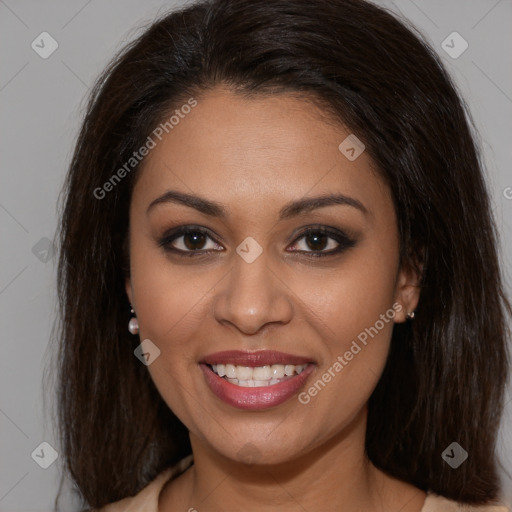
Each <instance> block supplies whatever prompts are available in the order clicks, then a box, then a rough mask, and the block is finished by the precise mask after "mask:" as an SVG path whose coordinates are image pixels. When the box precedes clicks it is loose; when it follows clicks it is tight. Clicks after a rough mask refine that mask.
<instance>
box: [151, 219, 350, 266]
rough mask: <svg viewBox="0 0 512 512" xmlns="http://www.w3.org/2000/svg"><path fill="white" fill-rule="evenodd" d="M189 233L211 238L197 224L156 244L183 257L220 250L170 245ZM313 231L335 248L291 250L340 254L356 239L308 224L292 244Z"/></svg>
mask: <svg viewBox="0 0 512 512" xmlns="http://www.w3.org/2000/svg"><path fill="white" fill-rule="evenodd" d="M191 233H200V234H201V235H206V236H207V237H208V238H210V239H212V240H213V238H212V237H211V236H210V234H209V232H208V231H207V230H205V229H204V228H201V227H199V226H197V227H196V226H182V227H180V228H178V229H176V230H174V231H172V232H171V233H168V234H166V235H165V236H164V237H162V238H161V239H160V240H159V242H158V245H159V247H163V249H164V250H165V251H167V252H171V253H173V254H176V255H178V256H183V257H188V258H190V257H201V256H204V255H206V254H208V253H210V252H221V251H219V250H215V249H213V250H204V249H197V250H188V251H184V250H182V249H176V248H175V247H171V243H172V242H174V241H175V240H177V239H178V238H180V237H181V236H184V235H187V234H191ZM313 233H316V234H318V233H320V234H322V235H327V236H328V237H329V238H332V239H334V240H335V241H336V242H337V243H338V244H339V246H338V247H337V248H336V249H331V250H330V251H323V252H315V251H299V250H294V251H292V252H298V253H302V254H304V253H305V254H308V255H309V256H308V257H313V258H323V257H325V256H336V255H337V254H340V253H341V252H343V251H345V250H346V249H349V248H351V247H353V246H354V245H355V244H356V241H355V240H353V239H352V238H350V237H349V236H347V235H346V234H345V233H343V232H342V231H339V230H337V229H332V228H327V227H325V226H317V227H314V226H310V227H308V228H306V229H305V230H304V231H302V232H301V233H300V234H299V235H298V236H297V237H296V238H295V240H294V245H295V244H296V243H297V242H298V241H299V240H301V239H302V238H305V237H306V236H308V235H310V234H313Z"/></svg>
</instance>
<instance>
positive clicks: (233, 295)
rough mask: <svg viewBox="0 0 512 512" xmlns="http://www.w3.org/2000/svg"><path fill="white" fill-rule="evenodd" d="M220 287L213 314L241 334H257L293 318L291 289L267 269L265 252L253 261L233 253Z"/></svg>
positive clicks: (267, 263) (273, 272) (277, 275)
mask: <svg viewBox="0 0 512 512" xmlns="http://www.w3.org/2000/svg"><path fill="white" fill-rule="evenodd" d="M219 286H220V287H221V288H217V290H218V291H217V295H216V297H215V300H214V306H213V311H214V316H215V318H216V320H217V321H218V322H219V323H221V324H223V325H231V326H234V327H235V328H236V329H238V330H239V331H240V332H242V333H243V334H246V335H252V334H256V333H258V332H259V331H260V330H263V329H264V328H267V327H268V326H269V325H271V324H276V325H277V324H282V325H285V324H287V323H288V322H290V320H291V318H292V315H293V306H292V300H291V294H292V292H291V291H290V289H289V288H288V287H287V286H286V284H285V283H284V282H283V280H282V279H281V278H280V277H279V274H278V273H277V272H276V271H275V270H272V269H271V268H270V266H269V262H268V259H267V258H266V257H265V252H263V254H261V255H260V256H259V257H258V258H257V259H256V260H255V261H253V262H252V263H247V262H246V261H244V260H243V259H242V258H241V257H239V256H238V255H235V256H234V262H233V265H232V269H231V272H230V273H229V275H228V276H227V277H226V278H225V279H223V280H222V281H221V283H219Z"/></svg>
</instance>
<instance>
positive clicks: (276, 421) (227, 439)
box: [126, 87, 426, 512]
mask: <svg viewBox="0 0 512 512" xmlns="http://www.w3.org/2000/svg"><path fill="white" fill-rule="evenodd" d="M196 98H197V100H198V105H197V106H196V107H195V108H194V109H192V111H191V112H190V113H189V114H187V115H186V116H185V117H184V119H182V120H181V121H180V123H179V124H178V125H177V126H175V127H174V129H173V130H172V131H170V132H169V133H168V134H166V135H165V136H164V137H163V139H162V141H161V142H159V143H158V144H157V146H156V147H155V148H154V149H153V150H152V151H151V152H150V154H149V155H148V157H147V158H146V161H145V163H144V167H143V170H142V171H141V174H140V176H139V177H138V180H137V183H136V185H135V187H134V191H133V197H132V203H131V208H130V258H131V275H130V278H129V279H127V281H126V292H127V294H128V298H129V300H130V302H131V303H132V304H133V307H134V310H135V311H136V314H137V318H138V321H139V326H140V332H139V336H140V339H141V340H145V339H147V338H149V339H150V340H151V341H152V342H153V343H154V344H155V345H156V346H158V348H159V349H160V351H161V353H160V356H159V357H158V358H157V359H156V360H155V361H154V362H153V363H152V364H150V365H149V366H148V371H149V372H150V374H151V377H152V379H153V381H154V383H155V385H156V386H157V388H158V390H159V392H160V393H161V396H162V397H163V399H164V400H165V402H166V403H167V404H168V406H169V407H170V408H171V409H172V410H173V411H174V413H175V414H176V415H177V416H178V417H179V418H180V420H181V421H182V422H183V423H184V424H185V425H186V426H187V428H188V429H189V431H190V439H191V443H192V448H193V454H194V465H193V466H192V467H191V468H190V469H189V470H188V471H186V472H185V473H183V474H182V475H181V476H180V477H179V478H177V479H175V480H173V481H172V482H168V483H167V484H166V485H165V487H164V489H163V490H162V493H161V494H160V498H159V511H161V512H164V511H165V512H173V511H178V510H180V511H184V510H190V509H193V508H195V509H196V510H197V511H201V510H208V511H212V512H215V511H221V510H227V509H229V510H244V511H256V510H257V511H259V512H262V511H275V510H276V507H278V509H279V510H280V511H285V512H286V511H292V510H293V511H296V510H310V511H312V510H326V511H327V510H333V511H334V510H336V511H339V510H344V511H345V510H346V511H356V510H366V511H370V512H372V511H391V510H393V511H395V510H396V511H398V510H400V511H402V512H419V511H420V510H421V508H422V506H423V503H424V501H425V497H426V495H425V493H424V492H423V491H421V490H419V489H417V488H415V487H413V486H411V485H409V484H406V483H404V482H401V481H398V480H396V479H393V478H390V477H388V476H387V475H385V474H384V473H383V472H381V471H380V470H378V469H377V468H375V467H374V466H373V465H372V464H371V462H370V461H369V460H368V458H367V457H366V456H365V453H364V439H365V429H366V420H367V402H368V399H369V397H370V395H371V393H372V391H373V390H374V388H375V386H376V384H377V382H378V380H379V378H380V375H381V372H382V370H383V368H384V364H385V361H386V357H387V354H388V350H389V343H390V339H391V334H392V328H393V321H394V322H404V321H405V320H406V317H405V315H406V313H407V312H408V311H413V310H414V309H415V307H416V305H417V302H418V298H419V288H418V276H417V275H416V274H415V273H414V272H413V271H411V270H408V269H405V268H402V269H400V268H399V260H398V256H399V239H398V231H397V221H396V215H395V211H394V207H393V203H392V199H391V194H390V191H389V188H388V187H387V185H386V184H385V183H384V181H383V180H382V178H381V177H380V176H379V175H378V173H377V172H376V171H375V166H374V165H373V162H372V160H371V159H370V157H369V156H368V155H367V153H366V152H363V153H362V154H361V155H360V156H359V157H358V158H357V159H356V160H355V161H349V160H348V159H347V158H346V157H345V156H344V155H343V154H342V153H341V152H340V151H339V149H338V145H339V144H340V142H341V141H343V140H344V139H345V138H346V137H347V135H348V134H349V133H350V131H349V130H347V129H346V128H344V127H343V126H341V125H338V124H335V123H334V122H329V120H328V119H327V118H326V117H325V116H324V115H322V112H321V111H320V110H319V109H318V108H317V107H315V106H314V105H313V104H312V103H311V102H308V101H307V100H306V99H304V98H302V99H301V98H299V97H296V96H292V95H290V94H280V95H272V96H258V97H255V98H251V99H244V98H243V97H242V96H240V95H236V94H234V93H232V92H230V91H229V90H227V89H224V88H220V87H219V88H216V89H214V90H212V91H209V92H208V93H205V94H204V95H202V96H200V97H196ZM171 189H172V190H177V191H180V192H184V193H188V194H192V195H197V196H200V197H203V198H206V199H208V200H211V201H215V202H218V203H221V204H222V205H223V207H225V209H226V210H227V217H226V218H225V219H219V218H215V217H211V216H208V215H205V214H203V213H200V212H199V211H197V210H195V209H193V208H190V207H188V206H185V205H180V204H176V203H170V202H169V203H160V204H158V205H157V206H154V207H152V208H151V209H150V210H149V212H147V209H148V206H149V205H150V203H151V202H152V201H154V200H155V199H156V198H158V197H160V196H161V195H162V194H164V193H165V192H166V191H168V190H171ZM334 192H335V193H339V194H344V195H346V196H350V197H351V198H354V199H357V200H358V201H360V202H361V203H362V204H363V205H364V207H365V208H366V210H367V212H366V213H363V212H362V211H360V210H359V209H357V208H355V207H352V206H348V205H331V206H327V207H322V208H318V209H316V210H313V211H310V212H307V213H303V214H301V215H299V216H297V217H293V218H290V219H286V220H282V221H279V220H278V212H279V210H280V209H281V208H282V207H283V206H284V205H285V204H286V203H288V202H290V201H294V200H298V199H301V198H303V197H305V196H307V197H312V196H317V195H322V194H330V193H334ZM190 224H195V225H199V226H201V227H204V228H206V229H208V230H209V231H210V232H211V235H212V237H211V238H208V237H207V238H205V239H204V241H203V242H201V241H199V242H197V241H196V242H195V243H196V245H195V246H194V245H193V243H194V239H193V238H192V239H191V237H190V236H189V237H188V238H187V237H183V236H181V237H180V238H177V239H176V240H174V241H173V242H171V244H170V245H171V246H174V247H176V248H178V249H182V250H184V251H186V250H188V251H189V252H190V251H192V250H193V248H194V247H196V248H198V249H200V250H202V251H203V252H205V251H208V250H210V254H207V255H203V256H197V255H194V256H192V257H186V256H182V257H180V256H179V255H175V254H172V253H170V252H166V251H165V250H164V249H163V248H162V247H161V246H159V240H160V239H161V238H162V237H163V235H164V234H165V233H166V232H168V231H169V230H170V229H171V228H175V227H179V226H183V225H190ZM311 224H320V225H323V226H330V227H332V228H335V229H338V230H341V231H343V232H345V233H347V234H349V235H350V237H351V238H353V239H354V240H355V241H356V243H355V245H354V246H353V247H348V248H346V249H345V250H344V251H343V252H341V253H340V254H337V255H333V256H326V257H324V258H314V257H313V256H311V254H312V253H313V252H315V251H316V252H322V251H323V252H328V251H329V250H331V249H334V248H336V247H337V246H338V245H339V244H338V242H337V241H336V240H335V239H333V238H327V239H325V241H324V242H322V241H320V243H318V244H317V245H315V244H314V242H315V241H314V240H313V241H311V239H309V243H308V238H307V237H304V236H301V232H302V230H303V228H304V227H306V226H309V225H311ZM248 236H250V237H252V238H254V239H255V240H256V241H257V242H258V243H259V245H260V246H261V248H262V250H263V252H262V254H261V255H260V256H259V257H258V258H257V259H256V260H255V261H254V262H252V263H250V264H249V263H247V262H246V261H245V260H244V259H242V258H241V257H240V256H239V255H238V254H237V252H236V248H237V246H238V245H239V244H240V243H241V242H242V241H243V240H244V239H245V238H246V237H248ZM187 242H188V245H186V243H187ZM322 243H323V245H322ZM191 244H192V245H191ZM201 244H202V245H201ZM191 247H192V249H191ZM215 249H218V251H215ZM293 249H295V251H301V252H292V250H293ZM394 303H399V304H400V305H401V306H402V310H401V311H399V312H397V313H396V315H395V317H394V320H392V321H390V322H389V323H386V324H385V326H384V328H383V329H381V330H380V331H379V333H378V335H376V336H375V337H374V338H369V340H370V341H369V342H368V344H367V345H366V346H365V347H364V348H363V349H362V350H361V351H360V352H359V353H358V354H357V355H356V356H354V358H353V359H352V360H351V361H350V362H349V363H348V364H347V365H346V366H344V368H343V370H342V371H340V372H338V373H337V374H336V377H335V378H333V379H332V380H331V382H329V383H328V384H327V385H326V386H325V387H324V388H323V389H322V390H321V391H320V392H319V393H318V394H317V395H316V396H315V397H313V398H312V399H311V401H310V402H309V403H307V404H302V403H300V402H299V401H298V400H297V397H296V396H294V397H292V398H291V399H290V400H288V401H287V402H285V403H283V404H281V405H279V406H276V407H273V408H270V409H267V410H264V411H257V412H248V411H241V410H239V409H236V408H234V407H231V406H229V405H228V404H226V403H224V402H222V401H220V400H219V399H218V398H217V397H216V396H215V395H214V394H213V393H212V391H210V388H209V387H208V386H207V384H206V381H205V378H204V375H203V373H202V371H201V370H200V368H199V366H198V362H199V361H200V360H201V358H202V357H204V356H205V355H207V354H210V353H213V352H217V351H223V350H231V349H239V350H248V351H253V350H262V349H274V350H280V351H283V352H288V353H292V354H297V355H301V356H308V357H309V358H311V360H313V361H315V362H316V367H315V372H314V373H313V375H311V376H310V378H309V379H308V381H307V383H306V388H305V389H306V390H307V388H308V387H309V386H311V385H312V383H314V382H315V381H316V380H317V379H318V378H321V376H322V374H324V373H325V372H326V371H327V370H328V368H329V367H332V365H333V364H334V362H335V361H336V359H337V357H338V356H339V355H343V354H344V353H345V352H346V351H347V350H348V349H349V348H350V345H351V343H352V341H353V340H354V339H356V337H357V335H358V334H359V333H361V332H362V331H364V329H365V328H368V327H370V326H373V325H374V324H375V322H376V321H377V320H378V319H379V316H380V315H381V314H384V313H385V312H386V311H387V310H389V309H391V308H392V305H393V304H394ZM301 391H302V390H301ZM249 444H250V445H251V446H253V448H252V449H253V450H254V451H255V453H256V454H257V457H258V462H259V463H258V464H250V463H247V461H245V459H243V458H242V456H241V455H240V454H239V452H240V451H241V450H242V453H243V450H247V447H248V446H249ZM228 505H229V506H228ZM226 507H227V508H226Z"/></svg>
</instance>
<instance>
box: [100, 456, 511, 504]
mask: <svg viewBox="0 0 512 512" xmlns="http://www.w3.org/2000/svg"><path fill="white" fill-rule="evenodd" d="M192 462H193V458H192V455H189V456H188V457H185V458H184V459H182V460H181V461H180V462H179V463H178V464H177V465H176V466H174V467H172V468H167V469H166V470H164V471H162V472H161V473H160V474H159V475H157V477H156V478H155V479H154V480H152V481H151V482H150V483H149V484H148V485H146V487H144V488H143V489H142V490H141V491H140V492H139V493H138V494H136V495H135V496H130V497H128V498H124V499H122V500H119V501H116V502H115V503H110V504H108V505H105V506H104V507H102V508H100V509H93V510H91V511H90V512H158V498H159V495H160V491H161V490H162V488H163V487H164V485H165V484H166V483H167V482H168V481H169V480H171V479H172V478H174V477H176V476H178V475H179V474H181V473H183V472H184V471H185V470H186V469H188V468H189V467H190V466H191V465H192ZM421 512H511V510H510V509H509V508H507V507H505V506H503V505H501V506H499V505H483V506H471V505H465V504H463V503H458V502H456V501H452V500H449V499H446V498H443V497H442V496H438V495H437V494H434V493H431V492H429V493H427V498H426V500H425V504H424V505H423V508H422V509H421Z"/></svg>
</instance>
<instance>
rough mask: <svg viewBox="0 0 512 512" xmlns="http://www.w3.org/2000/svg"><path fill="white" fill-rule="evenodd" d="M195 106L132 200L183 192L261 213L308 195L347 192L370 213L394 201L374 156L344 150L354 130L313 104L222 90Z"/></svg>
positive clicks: (167, 137) (146, 168) (157, 151)
mask: <svg viewBox="0 0 512 512" xmlns="http://www.w3.org/2000/svg"><path fill="white" fill-rule="evenodd" d="M196 100H197V105H196V106H195V107H194V108H193V109H185V110H184V111H181V115H180V117H179V120H178V118H177V117H175V118H174V121H175V123H176V121H178V122H177V123H176V124H174V123H173V127H172V129H168V133H166V131H163V134H162V135H161V136H160V137H161V140H159V139H158V138H155V137H153V138H154V140H155V142H156V145H155V147H154V148H153V149H152V150H151V152H150V153H149V155H148V156H147V157H146V160H145V162H144V163H143V164H144V165H143V166H142V169H141V171H140V172H141V176H140V177H139V179H138V182H137V186H136V187H135V190H134V201H143V202H146V203H149V202H151V201H152V200H154V199H155V197H156V195H159V194H162V193H164V192H165V191H166V190H167V189H174V190H176V189H178V190H181V191H183V192H185V193H189V194H197V195H200V196H202V197H208V198H210V199H212V200H213V201H215V202H219V203H223V204H226V205H227V209H228V210H229V208H230V206H231V207H232V208H236V207H246V208H248V209H251V211H257V212H258V213H262V214H263V213H265V212H266V211H269V205H272V206H274V205H275V207H276V208H277V207H278V204H279V205H282V204H284V203H286V202H289V201H290V200H292V199H297V198H301V197H304V196H308V195H319V194H327V193H329V194H330V193H342V194H344V195H348V196H353V197H357V198H358V199H359V200H360V201H361V202H363V203H365V202H367V203H368V204H369V209H371V208H372V207H374V206H378V204H379V203H382V202H386V201H388V200H389V193H388V191H387V187H385V184H384V182H383V180H382V178H380V176H379V174H378V173H377V172H376V171H375V166H374V165H373V162H372V160H371V159H370V157H369V156H368V155H367V154H366V153H365V152H364V151H363V152H362V153H361V154H360V156H358V157H357V158H356V159H355V160H349V159H348V158H347V157H346V155H345V154H344V153H342V152H341V151H340V149H339V146H340V144H341V143H342V142H343V141H344V140H346V139H347V137H348V136H349V135H351V134H350V131H349V130H348V129H347V128H345V127H343V126H342V125H341V124H338V123H334V122H333V121H331V120H330V119H329V118H328V117H327V116H326V115H325V114H324V113H323V112H322V111H321V110H319V108H318V107H317V106H315V105H314V104H313V103H312V102H310V101H307V100H306V99H304V98H298V97H295V96H292V95H289V94H283V93H280V94H275V95H271V96H269V95H267V96H255V97H252V98H250V99H247V98H244V97H242V96H241V95H239V94H235V93H232V92H230V91H228V90H225V89H216V90H213V91H210V92H208V93H206V94H204V95H202V96H199V97H197V98H196ZM177 108H178V110H179V109H180V108H179V106H178V107H177ZM184 112H187V113H184ZM349 140H351V139H349ZM356 149H357V148H356Z"/></svg>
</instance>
